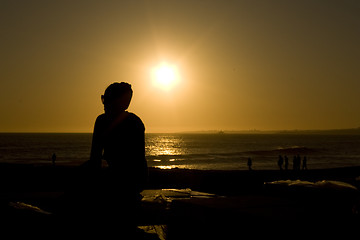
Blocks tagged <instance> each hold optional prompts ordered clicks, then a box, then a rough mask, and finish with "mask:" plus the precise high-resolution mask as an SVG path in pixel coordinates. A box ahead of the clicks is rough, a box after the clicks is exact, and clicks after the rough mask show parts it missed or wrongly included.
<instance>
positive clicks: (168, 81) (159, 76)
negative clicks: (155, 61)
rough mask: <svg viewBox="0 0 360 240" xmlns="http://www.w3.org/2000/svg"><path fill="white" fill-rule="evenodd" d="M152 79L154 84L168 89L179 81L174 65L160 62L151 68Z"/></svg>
mask: <svg viewBox="0 0 360 240" xmlns="http://www.w3.org/2000/svg"><path fill="white" fill-rule="evenodd" d="M152 81H153V84H154V86H156V87H158V88H160V89H162V90H165V91H169V90H171V89H173V88H174V87H175V86H176V85H177V84H178V82H179V73H178V70H177V67H176V66H175V65H170V64H167V63H162V64H160V65H158V66H157V67H155V68H153V69H152Z"/></svg>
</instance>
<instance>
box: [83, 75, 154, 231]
mask: <svg viewBox="0 0 360 240" xmlns="http://www.w3.org/2000/svg"><path fill="white" fill-rule="evenodd" d="M132 95H133V91H132V89H131V85H130V84H128V83H124V82H121V83H113V84H111V85H110V86H108V88H107V89H106V90H105V93H104V95H102V96H101V100H102V102H103V104H104V110H105V113H104V114H101V115H99V116H98V117H97V119H96V122H95V127H94V132H93V139H92V146H91V156H90V160H89V161H88V163H87V167H88V168H90V169H93V170H95V171H93V175H94V179H95V181H97V180H96V178H97V177H98V176H99V174H100V171H97V170H100V169H101V162H102V159H104V160H105V161H106V162H107V163H108V166H109V169H108V172H107V173H106V175H105V176H101V175H100V176H101V179H100V180H99V181H97V183H96V182H95V183H93V182H92V181H90V182H91V183H92V184H93V185H94V188H95V189H96V191H97V192H96V193H97V194H98V196H96V200H97V204H99V206H97V207H99V208H100V209H99V212H98V213H99V214H100V215H101V216H100V217H101V218H104V217H106V219H98V220H99V221H101V222H106V225H107V227H108V228H109V229H111V228H112V226H113V227H116V226H117V227H118V226H120V225H123V226H124V223H126V224H128V225H129V224H130V225H131V224H132V222H133V220H134V219H130V218H132V217H133V216H134V215H135V213H134V211H135V208H136V206H137V204H138V203H139V202H140V200H141V196H140V192H141V191H142V190H143V189H144V185H145V183H146V179H147V163H146V159H145V137H144V132H145V127H144V124H143V122H142V121H141V119H140V118H139V117H138V116H136V115H135V114H134V113H131V112H127V111H126V109H127V108H128V107H129V104H130V101H131V98H132ZM114 221H118V222H114ZM122 222H123V223H122ZM126 228H128V227H126Z"/></svg>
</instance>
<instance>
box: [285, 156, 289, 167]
mask: <svg viewBox="0 0 360 240" xmlns="http://www.w3.org/2000/svg"><path fill="white" fill-rule="evenodd" d="M284 162H285V163H284V167H285V170H286V171H287V170H288V169H289V158H288V157H287V156H286V155H285V157H284Z"/></svg>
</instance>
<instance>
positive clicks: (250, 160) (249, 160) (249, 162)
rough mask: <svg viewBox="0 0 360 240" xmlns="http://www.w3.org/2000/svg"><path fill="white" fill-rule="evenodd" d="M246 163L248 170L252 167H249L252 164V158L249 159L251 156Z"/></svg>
mask: <svg viewBox="0 0 360 240" xmlns="http://www.w3.org/2000/svg"><path fill="white" fill-rule="evenodd" d="M247 165H248V167H249V170H252V168H251V166H252V159H251V158H248V161H247Z"/></svg>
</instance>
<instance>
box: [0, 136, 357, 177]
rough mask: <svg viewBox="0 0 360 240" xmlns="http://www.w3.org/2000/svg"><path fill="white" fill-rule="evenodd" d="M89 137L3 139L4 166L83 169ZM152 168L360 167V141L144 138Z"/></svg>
mask: <svg viewBox="0 0 360 240" xmlns="http://www.w3.org/2000/svg"><path fill="white" fill-rule="evenodd" d="M91 138H92V134H90V133H73V134H72V133H67V134H64V133H1V134H0V163H22V164H39V165H47V164H48V165H51V164H52V160H51V156H52V155H53V154H54V153H55V154H56V162H55V164H56V165H72V166H74V165H81V164H82V163H84V162H85V161H87V160H88V159H89V155H90V148H91ZM145 139H146V140H145V148H146V159H147V161H148V166H149V167H156V168H161V169H172V168H187V169H202V170H245V169H248V166H247V160H248V158H251V159H252V169H254V170H256V169H258V170H264V169H278V168H279V167H278V164H277V163H278V159H279V155H281V156H283V157H285V156H287V157H288V159H289V168H290V169H291V168H292V161H293V158H294V156H300V157H301V159H303V158H304V157H306V158H307V167H308V169H319V168H334V167H349V166H360V135H344V134H339V135H337V134H305V133H303V134H302V133H299V134H282V133H279V134H227V133H226V134H217V133H214V134H209V133H206V134H204V133H201V134H190V133H187V134H180V133H178V134H155V133H148V134H146V135H145Z"/></svg>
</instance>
